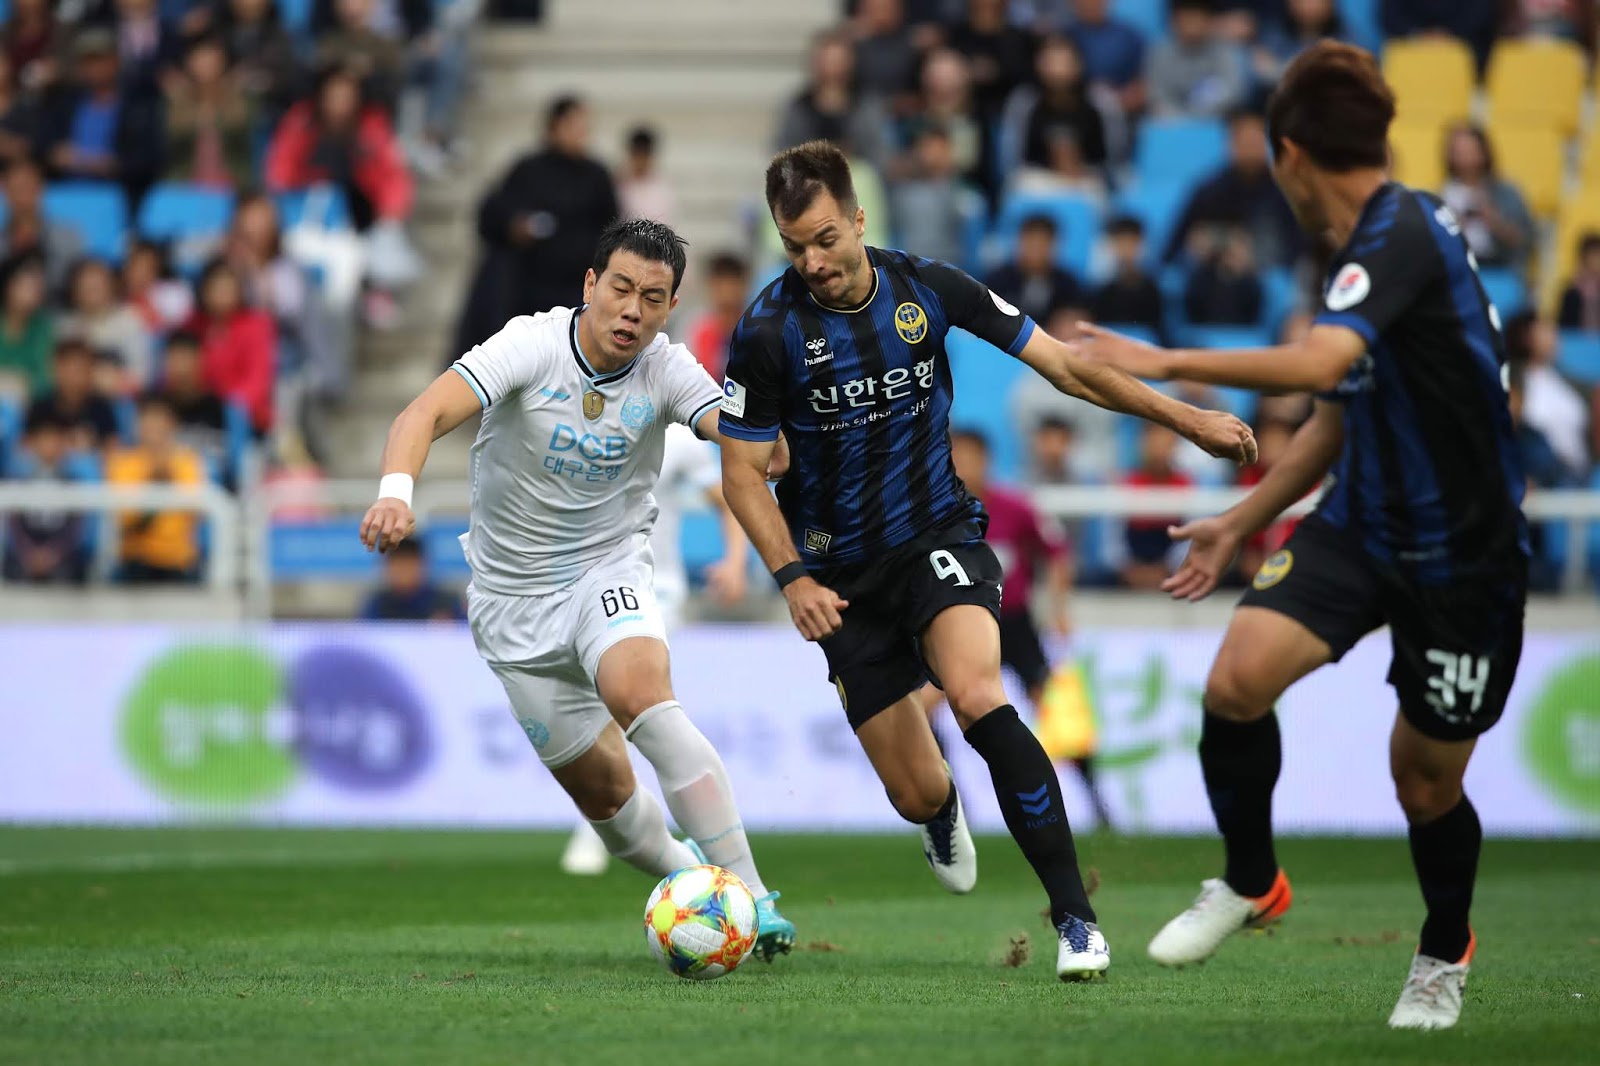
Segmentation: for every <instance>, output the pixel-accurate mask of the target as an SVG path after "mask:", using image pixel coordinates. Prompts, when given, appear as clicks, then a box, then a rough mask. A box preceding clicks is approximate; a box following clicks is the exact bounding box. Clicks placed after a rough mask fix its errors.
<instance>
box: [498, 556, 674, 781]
mask: <svg viewBox="0 0 1600 1066" xmlns="http://www.w3.org/2000/svg"><path fill="white" fill-rule="evenodd" d="M651 564H652V560H651V555H650V548H649V546H648V544H639V545H637V546H634V545H630V546H629V547H628V548H626V549H624V550H622V551H620V552H619V553H618V554H616V555H613V556H612V557H611V558H609V559H606V560H605V561H603V562H601V563H600V564H599V565H598V566H596V567H595V568H594V569H592V570H590V571H589V572H588V573H587V574H585V575H584V576H583V577H582V578H580V579H579V580H578V581H577V582H576V583H574V584H572V585H569V586H567V587H566V588H564V589H562V590H561V591H560V592H553V593H551V594H550V595H548V596H507V595H502V594H500V593H495V592H487V591H485V590H482V589H478V588H475V587H474V586H472V585H468V586H467V617H468V619H469V621H470V622H471V623H472V639H473V640H474V641H475V642H476V643H477V645H478V654H479V655H482V656H483V658H484V661H485V662H487V663H488V664H489V668H490V669H491V670H493V671H494V673H495V676H496V677H498V678H499V679H500V683H501V684H502V685H504V686H505V690H506V696H507V697H508V698H509V699H510V700H511V713H512V714H514V715H516V717H517V722H518V724H520V725H521V726H522V730H523V732H525V733H527V734H528V739H529V740H530V741H532V742H533V747H534V750H535V751H537V752H538V753H539V758H540V760H542V761H543V762H544V764H545V765H546V766H548V767H550V768H551V769H552V770H554V769H557V768H559V767H562V766H565V765H567V764H568V763H570V762H572V760H574V759H576V758H577V757H578V756H580V755H582V754H583V753H584V752H586V751H588V750H589V749H590V748H591V747H593V746H594V742H595V740H596V739H598V738H599V736H600V731H601V730H603V729H604V728H605V727H606V723H607V722H609V721H611V713H610V712H609V711H607V710H606V706H605V704H604V703H602V702H601V701H600V695H599V693H598V692H596V691H595V672H596V671H597V670H598V669H599V667H600V657H601V656H602V655H604V654H605V653H606V651H607V650H608V649H609V648H610V647H611V646H612V645H613V644H616V643H617V642H618V641H621V640H626V639H628V638H629V637H654V638H655V639H656V640H659V641H661V642H662V643H663V644H664V643H666V640H667V633H666V626H665V624H664V622H663V621H662V617H661V610H660V608H658V607H657V606H656V598H655V594H654V592H653V591H652V589H651V572H652V569H653V567H652V565H651Z"/></svg>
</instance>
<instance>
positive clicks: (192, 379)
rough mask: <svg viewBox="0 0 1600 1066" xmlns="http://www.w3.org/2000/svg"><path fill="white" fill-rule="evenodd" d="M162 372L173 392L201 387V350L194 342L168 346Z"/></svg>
mask: <svg viewBox="0 0 1600 1066" xmlns="http://www.w3.org/2000/svg"><path fill="white" fill-rule="evenodd" d="M162 374H163V376H164V377H165V379H166V383H167V388H168V389H170V390H172V391H173V392H180V393H190V392H195V391H197V390H198V389H199V388H200V352H199V351H198V350H196V348H195V347H194V345H192V344H174V345H171V346H170V347H168V348H167V355H166V362H165V365H164V366H163V368H162Z"/></svg>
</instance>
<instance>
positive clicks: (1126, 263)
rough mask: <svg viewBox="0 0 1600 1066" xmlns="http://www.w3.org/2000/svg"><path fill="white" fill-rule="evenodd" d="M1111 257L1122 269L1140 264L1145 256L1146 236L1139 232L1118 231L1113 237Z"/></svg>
mask: <svg viewBox="0 0 1600 1066" xmlns="http://www.w3.org/2000/svg"><path fill="white" fill-rule="evenodd" d="M1111 257H1112V258H1113V259H1115V260H1116V261H1117V266H1118V267H1119V268H1120V269H1124V270H1127V269H1131V268H1133V267H1136V266H1138V265H1139V261H1140V260H1141V259H1143V258H1144V238H1143V237H1141V236H1140V235H1139V234H1137V233H1129V232H1126V231H1124V232H1121V233H1117V234H1116V235H1114V236H1113V237H1112V238H1111Z"/></svg>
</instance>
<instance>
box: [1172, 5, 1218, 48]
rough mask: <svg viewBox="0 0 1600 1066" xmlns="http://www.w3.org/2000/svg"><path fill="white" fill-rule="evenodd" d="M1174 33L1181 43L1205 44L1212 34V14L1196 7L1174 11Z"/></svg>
mask: <svg viewBox="0 0 1600 1066" xmlns="http://www.w3.org/2000/svg"><path fill="white" fill-rule="evenodd" d="M1172 35H1173V36H1174V37H1176V38H1177V39H1178V42H1179V43H1180V44H1186V45H1191V46H1192V45H1197V44H1203V43H1204V42H1205V41H1206V39H1207V38H1208V37H1210V36H1211V16H1210V15H1208V14H1206V12H1204V11H1199V10H1196V9H1194V8H1183V9H1181V10H1178V11H1174V12H1173V13H1172Z"/></svg>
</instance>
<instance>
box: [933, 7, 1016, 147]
mask: <svg viewBox="0 0 1600 1066" xmlns="http://www.w3.org/2000/svg"><path fill="white" fill-rule="evenodd" d="M946 39H947V41H948V42H949V44H950V47H952V48H954V49H955V50H956V51H958V52H960V53H961V54H962V55H964V56H966V57H967V58H968V60H970V61H971V63H972V96H973V101H974V102H975V103H976V104H977V106H978V111H979V113H980V114H981V115H982V116H983V117H984V119H985V120H993V119H995V118H997V117H998V116H999V114H1000V109H1001V108H1002V107H1004V106H1005V102H1006V97H1007V96H1010V95H1011V91H1012V90H1013V89H1015V88H1016V87H1017V86H1018V85H1020V84H1022V83H1023V82H1024V81H1026V80H1027V78H1028V76H1029V74H1030V73H1031V72H1032V71H1033V54H1034V51H1035V49H1036V48H1037V47H1038V41H1037V39H1036V38H1035V37H1034V35H1033V34H1032V33H1031V32H1029V31H1028V30H1026V29H1023V28H1022V27H1020V26H1014V25H1012V24H1011V22H1010V20H1009V19H1007V18H1006V0H967V12H966V18H965V19H964V20H962V21H960V22H957V23H955V24H954V25H952V26H951V27H950V28H949V30H948V31H947V33H946Z"/></svg>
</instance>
